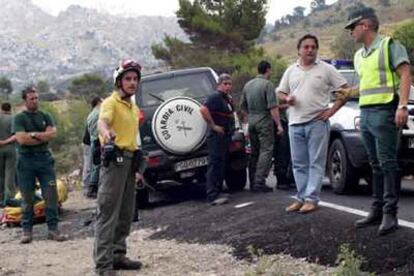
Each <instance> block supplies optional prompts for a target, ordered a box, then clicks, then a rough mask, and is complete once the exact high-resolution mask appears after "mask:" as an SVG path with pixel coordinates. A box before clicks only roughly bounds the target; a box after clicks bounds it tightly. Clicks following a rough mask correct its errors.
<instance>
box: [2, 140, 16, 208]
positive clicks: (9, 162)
mask: <svg viewBox="0 0 414 276" xmlns="http://www.w3.org/2000/svg"><path fill="white" fill-rule="evenodd" d="M15 176H16V151H15V150H14V148H13V149H12V150H9V151H0V203H3V204H6V201H7V200H8V199H9V198H13V197H14V195H15V194H16V180H15Z"/></svg>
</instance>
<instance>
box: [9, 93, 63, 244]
mask: <svg viewBox="0 0 414 276" xmlns="http://www.w3.org/2000/svg"><path fill="white" fill-rule="evenodd" d="M22 97H23V100H24V103H25V108H26V109H25V110H24V111H22V112H20V113H18V114H17V115H16V116H15V117H14V120H13V132H14V133H15V135H16V140H17V144H18V145H17V152H18V156H17V177H18V183H19V188H20V191H21V193H22V198H23V201H22V209H23V217H22V228H23V238H22V240H21V241H20V242H21V243H30V242H31V241H32V228H33V196H34V192H35V186H36V180H38V181H39V183H40V188H41V191H42V197H43V198H44V200H45V202H46V223H47V227H48V236H47V238H48V239H50V240H55V241H64V240H66V237H65V236H63V235H60V234H59V232H58V220H59V218H58V197H57V190H56V175H55V169H54V164H55V161H54V159H53V156H52V154H51V152H50V151H49V148H48V143H49V141H50V140H52V139H53V138H55V137H56V127H55V125H54V122H53V120H52V117H51V115H50V114H48V113H45V112H42V111H41V110H39V95H38V93H37V91H36V89H35V88H33V87H27V88H26V89H25V90H23V93H22Z"/></svg>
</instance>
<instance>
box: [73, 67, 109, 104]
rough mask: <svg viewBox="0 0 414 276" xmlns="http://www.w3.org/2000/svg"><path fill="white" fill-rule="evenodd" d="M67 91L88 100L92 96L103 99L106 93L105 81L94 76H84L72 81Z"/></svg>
mask: <svg viewBox="0 0 414 276" xmlns="http://www.w3.org/2000/svg"><path fill="white" fill-rule="evenodd" d="M69 91H70V92H71V93H72V94H73V95H76V96H79V97H81V98H83V99H85V100H87V101H88V100H89V98H90V97H92V96H101V97H103V96H104V95H105V93H106V85H105V81H104V80H103V79H102V78H101V77H100V76H99V75H96V74H84V75H82V76H80V77H78V78H75V79H74V80H72V84H71V85H70V87H69Z"/></svg>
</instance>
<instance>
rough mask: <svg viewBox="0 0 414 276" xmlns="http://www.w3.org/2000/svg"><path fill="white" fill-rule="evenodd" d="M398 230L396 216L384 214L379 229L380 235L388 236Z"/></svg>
mask: <svg viewBox="0 0 414 276" xmlns="http://www.w3.org/2000/svg"><path fill="white" fill-rule="evenodd" d="M397 229H398V219H397V215H396V214H384V215H383V216H382V222H381V225H380V227H379V228H378V235H386V234H389V233H392V232H394V231H395V230H397Z"/></svg>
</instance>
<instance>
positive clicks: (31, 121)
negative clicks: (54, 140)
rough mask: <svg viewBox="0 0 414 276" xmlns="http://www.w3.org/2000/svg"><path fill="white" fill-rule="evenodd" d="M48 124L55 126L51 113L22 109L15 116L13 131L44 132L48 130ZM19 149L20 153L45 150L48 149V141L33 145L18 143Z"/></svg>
mask: <svg viewBox="0 0 414 276" xmlns="http://www.w3.org/2000/svg"><path fill="white" fill-rule="evenodd" d="M48 126H51V127H54V126H55V124H54V122H53V119H52V116H51V115H50V114H49V113H45V112H42V111H36V112H29V111H22V112H20V113H19V114H17V115H16V116H15V117H14V120H13V133H17V132H28V133H30V132H43V131H45V130H46V127H48ZM17 151H18V152H19V153H30V152H45V151H48V143H47V142H45V143H42V144H39V145H33V146H27V145H20V144H18V143H17Z"/></svg>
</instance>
